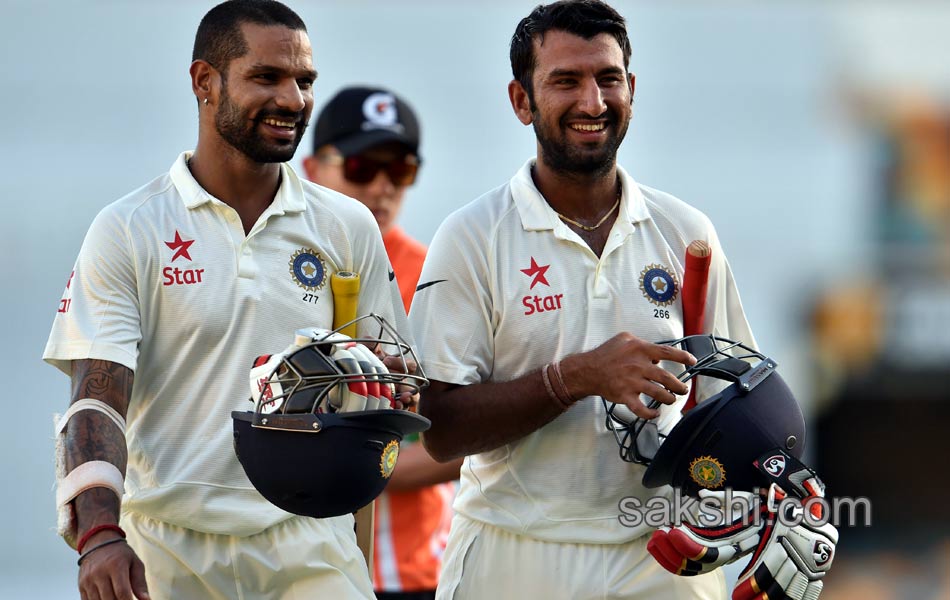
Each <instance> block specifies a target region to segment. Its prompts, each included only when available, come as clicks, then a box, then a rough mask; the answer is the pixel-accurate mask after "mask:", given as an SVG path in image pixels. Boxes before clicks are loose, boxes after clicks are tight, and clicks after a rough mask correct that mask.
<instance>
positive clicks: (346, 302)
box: [330, 271, 376, 578]
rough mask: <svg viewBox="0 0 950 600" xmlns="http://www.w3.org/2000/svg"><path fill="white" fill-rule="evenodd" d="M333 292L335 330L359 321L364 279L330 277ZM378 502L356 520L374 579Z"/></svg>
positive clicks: (351, 329) (352, 329)
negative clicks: (374, 546)
mask: <svg viewBox="0 0 950 600" xmlns="http://www.w3.org/2000/svg"><path fill="white" fill-rule="evenodd" d="M330 289H331V290H333V328H334V329H336V328H338V327H339V326H341V325H343V324H344V323H349V322H350V321H352V320H353V319H355V318H356V307H357V304H358V301H359V295H360V275H359V273H352V272H350V271H338V272H336V273H334V274H333V275H330ZM340 333H342V334H344V335H348V336H350V337H356V324H355V323H354V324H352V325H350V326H348V327H347V328H346V329H343V330H341V331H340ZM375 506H376V502H375V501H373V502H370V503H369V504H367V505H366V506H364V507H363V508H361V509H359V510H358V511H356V513H355V514H354V515H353V516H354V518H355V520H356V526H355V529H356V545H357V546H359V548H360V550H361V551H362V552H363V559H364V560H365V561H366V567H367V568H368V569H369V576H370V578H372V577H373V541H374V540H373V533H374V529H375V528H376V519H375V516H376V514H375Z"/></svg>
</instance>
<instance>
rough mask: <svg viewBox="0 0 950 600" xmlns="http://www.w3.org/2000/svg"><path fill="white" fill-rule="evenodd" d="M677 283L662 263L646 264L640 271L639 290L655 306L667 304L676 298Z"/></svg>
mask: <svg viewBox="0 0 950 600" xmlns="http://www.w3.org/2000/svg"><path fill="white" fill-rule="evenodd" d="M678 290H679V284H677V283H676V277H674V276H673V275H672V274H671V273H670V272H669V271H668V270H667V269H666V267H664V266H663V265H647V266H646V267H645V268H644V269H643V271H641V272H640V291H641V292H643V295H644V296H646V297H647V300H649V301H650V302H652V303H653V304H656V305H657V306H669V305H670V304H673V301H674V300H676V293H677V291H678Z"/></svg>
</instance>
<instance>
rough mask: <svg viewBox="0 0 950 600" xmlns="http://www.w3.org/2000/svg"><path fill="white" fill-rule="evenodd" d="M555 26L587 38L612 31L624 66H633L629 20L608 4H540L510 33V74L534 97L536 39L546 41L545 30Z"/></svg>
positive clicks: (573, 0)
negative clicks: (628, 34) (631, 61)
mask: <svg viewBox="0 0 950 600" xmlns="http://www.w3.org/2000/svg"><path fill="white" fill-rule="evenodd" d="M552 29H557V30H561V31H566V32H568V33H572V34H574V35H577V36H580V37H582V38H584V39H585V40H589V39H592V38H593V37H594V36H596V35H599V34H601V33H609V34H610V35H612V36H614V39H616V40H617V44H619V45H620V50H621V51H622V52H623V64H624V68H628V67H629V66H630V38H629V37H627V23H626V21H625V20H624V18H623V17H622V16H620V13H618V12H617V11H616V10H614V9H613V8H611V7H610V6H609V5H607V4H605V3H604V2H601V1H600V0H561V1H560V2H554V3H553V4H548V5H543V4H539V5H538V6H537V7H535V9H534V10H533V11H531V14H530V15H528V16H527V17H525V18H523V19H521V22H520V23H518V26H517V27H515V33H514V35H512V36H511V50H510V57H511V74H512V75H513V76H514V78H515V79H517V80H518V81H519V82H520V83H521V85H522V87H524V89H525V90H526V91H527V92H528V98H529V99H532V101H533V95H534V86H533V85H532V77H533V76H534V67H535V64H536V61H535V56H534V40H535V39H537V40H539V41H540V42H541V43H544V34H545V33H546V32H548V31H550V30H552Z"/></svg>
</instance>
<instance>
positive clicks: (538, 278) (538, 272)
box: [521, 256, 551, 290]
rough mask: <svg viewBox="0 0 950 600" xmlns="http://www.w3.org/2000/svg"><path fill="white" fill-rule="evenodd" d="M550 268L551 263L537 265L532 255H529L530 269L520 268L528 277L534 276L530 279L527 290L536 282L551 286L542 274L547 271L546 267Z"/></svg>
mask: <svg viewBox="0 0 950 600" xmlns="http://www.w3.org/2000/svg"><path fill="white" fill-rule="evenodd" d="M550 268H551V265H544V266H543V267H539V266H538V263H537V262H536V261H535V260H534V257H533V256H532V257H531V268H530V269H521V272H522V273H524V274H525V275H527V276H528V277H534V279H532V280H531V287H529V288H528V289H529V290H533V289H534V286H535V285H536V284H538V283H543V284H544V285H546V286H548V287H551V284H549V283H548V280H547V279H546V278H545V277H544V274H545V273H547V272H548V269H550Z"/></svg>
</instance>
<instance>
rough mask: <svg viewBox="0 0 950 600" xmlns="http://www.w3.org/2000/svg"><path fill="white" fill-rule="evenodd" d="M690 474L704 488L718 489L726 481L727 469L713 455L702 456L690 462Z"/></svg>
mask: <svg viewBox="0 0 950 600" xmlns="http://www.w3.org/2000/svg"><path fill="white" fill-rule="evenodd" d="M689 476H690V477H691V478H692V479H693V481H695V482H696V483H697V484H699V485H701V486H702V487H704V488H708V489H711V490H712V489H716V488H717V487H722V484H723V483H725V481H726V469H725V467H723V466H722V463H721V462H719V461H718V460H716V459H715V458H713V457H711V456H700V457H699V458H697V459H696V460H694V461H693V462H691V463H690V464H689Z"/></svg>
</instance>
